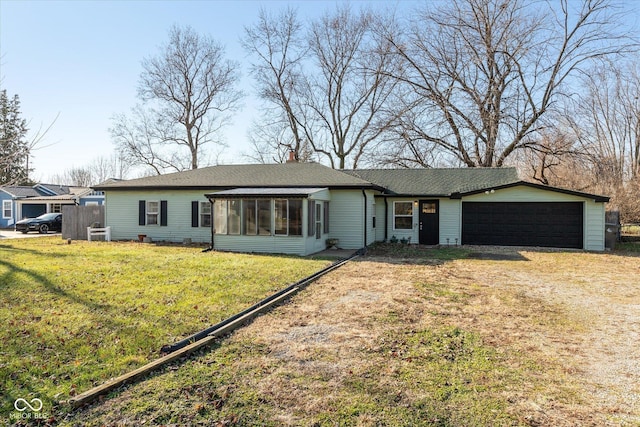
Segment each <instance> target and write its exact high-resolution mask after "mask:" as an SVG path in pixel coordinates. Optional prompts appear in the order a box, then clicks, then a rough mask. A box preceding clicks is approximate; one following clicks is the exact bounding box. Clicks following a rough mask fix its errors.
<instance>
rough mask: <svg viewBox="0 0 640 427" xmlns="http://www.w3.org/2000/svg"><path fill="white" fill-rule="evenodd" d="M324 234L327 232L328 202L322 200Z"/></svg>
mask: <svg viewBox="0 0 640 427" xmlns="http://www.w3.org/2000/svg"><path fill="white" fill-rule="evenodd" d="M323 231H324V234H329V202H324V230H323Z"/></svg>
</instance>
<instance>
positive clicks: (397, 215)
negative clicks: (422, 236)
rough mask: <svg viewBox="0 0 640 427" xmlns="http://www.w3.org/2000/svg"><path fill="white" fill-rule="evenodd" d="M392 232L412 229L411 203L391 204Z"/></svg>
mask: <svg viewBox="0 0 640 427" xmlns="http://www.w3.org/2000/svg"><path fill="white" fill-rule="evenodd" d="M393 228H394V230H411V229H412V228H413V202H393Z"/></svg>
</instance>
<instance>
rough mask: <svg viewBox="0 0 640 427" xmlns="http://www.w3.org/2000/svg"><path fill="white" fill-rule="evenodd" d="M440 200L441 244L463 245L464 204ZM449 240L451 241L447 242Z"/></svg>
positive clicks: (457, 201)
mask: <svg viewBox="0 0 640 427" xmlns="http://www.w3.org/2000/svg"><path fill="white" fill-rule="evenodd" d="M439 200H440V244H441V245H446V244H449V245H451V246H453V245H455V244H456V239H457V241H458V242H457V243H458V245H459V244H461V240H460V236H461V235H462V230H461V227H462V203H460V200H451V199H439ZM447 239H449V241H447Z"/></svg>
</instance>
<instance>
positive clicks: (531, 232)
mask: <svg viewBox="0 0 640 427" xmlns="http://www.w3.org/2000/svg"><path fill="white" fill-rule="evenodd" d="M583 207H584V203H583V202H546V203H545V202H463V203H462V244H463V245H501V246H542V247H558V248H575V249H582V248H583V247H584V213H583V211H584V208H583Z"/></svg>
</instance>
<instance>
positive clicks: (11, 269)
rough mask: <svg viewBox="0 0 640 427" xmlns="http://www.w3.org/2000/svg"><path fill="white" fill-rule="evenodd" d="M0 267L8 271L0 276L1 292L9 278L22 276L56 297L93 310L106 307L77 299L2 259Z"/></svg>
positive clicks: (43, 277) (38, 276)
mask: <svg viewBox="0 0 640 427" xmlns="http://www.w3.org/2000/svg"><path fill="white" fill-rule="evenodd" d="M0 266H2V267H6V268H7V269H8V271H7V272H5V273H4V274H3V275H2V276H0V290H2V289H3V288H7V287H9V286H10V285H11V283H12V280H10V277H11V276H12V275H15V274H24V275H26V276H28V277H30V278H31V279H33V280H34V281H36V282H37V283H39V284H41V285H42V286H43V287H44V289H45V290H47V291H49V292H50V293H52V294H54V295H56V296H58V297H61V298H64V299H67V300H69V301H71V302H73V303H76V304H81V305H84V306H86V307H89V308H91V309H94V310H95V309H102V308H105V307H107V306H106V305H103V304H96V303H95V302H93V301H91V300H87V299H85V298H82V297H79V296H78V295H74V294H70V293H69V292H67V291H65V290H63V289H60V288H59V287H58V286H57V285H56V284H55V283H53V282H52V281H51V280H49V279H48V278H47V277H45V276H43V275H42V274H39V273H36V272H34V271H31V270H28V269H26V268H22V267H18V266H17V265H15V264H12V263H10V262H8V261H5V260H2V259H0Z"/></svg>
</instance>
